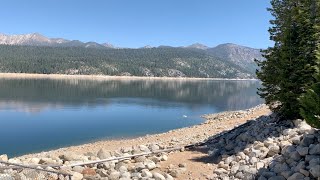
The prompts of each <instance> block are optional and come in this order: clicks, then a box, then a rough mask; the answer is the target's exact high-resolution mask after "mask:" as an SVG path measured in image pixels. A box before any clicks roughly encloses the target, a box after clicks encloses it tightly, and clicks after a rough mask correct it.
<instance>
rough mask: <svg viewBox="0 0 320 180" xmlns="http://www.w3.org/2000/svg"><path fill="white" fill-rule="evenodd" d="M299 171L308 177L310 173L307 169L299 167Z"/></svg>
mask: <svg viewBox="0 0 320 180" xmlns="http://www.w3.org/2000/svg"><path fill="white" fill-rule="evenodd" d="M299 172H300V173H301V174H303V175H304V176H306V177H308V176H309V175H310V173H309V171H307V170H305V169H300V170H299Z"/></svg>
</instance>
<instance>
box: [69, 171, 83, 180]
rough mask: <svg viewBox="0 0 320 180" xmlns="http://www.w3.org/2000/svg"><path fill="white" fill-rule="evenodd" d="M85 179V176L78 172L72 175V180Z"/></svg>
mask: <svg viewBox="0 0 320 180" xmlns="http://www.w3.org/2000/svg"><path fill="white" fill-rule="evenodd" d="M82 178H83V175H82V174H81V173H78V172H74V173H73V174H72V177H71V180H81V179H82Z"/></svg>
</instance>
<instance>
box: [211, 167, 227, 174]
mask: <svg viewBox="0 0 320 180" xmlns="http://www.w3.org/2000/svg"><path fill="white" fill-rule="evenodd" d="M213 173H216V174H218V175H221V174H227V173H228V171H227V170H225V169H223V168H217V169H215V170H214V171H213Z"/></svg>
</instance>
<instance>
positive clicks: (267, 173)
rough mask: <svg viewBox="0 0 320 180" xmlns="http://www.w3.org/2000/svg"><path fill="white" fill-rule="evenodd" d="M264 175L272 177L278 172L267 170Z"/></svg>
mask: <svg viewBox="0 0 320 180" xmlns="http://www.w3.org/2000/svg"><path fill="white" fill-rule="evenodd" d="M262 176H263V177H266V178H270V177H273V176H276V173H274V172H270V171H265V172H263V173H262Z"/></svg>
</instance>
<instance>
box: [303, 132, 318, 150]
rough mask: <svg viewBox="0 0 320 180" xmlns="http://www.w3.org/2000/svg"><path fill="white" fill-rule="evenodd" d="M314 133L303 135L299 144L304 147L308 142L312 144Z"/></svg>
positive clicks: (308, 144) (307, 145)
mask: <svg viewBox="0 0 320 180" xmlns="http://www.w3.org/2000/svg"><path fill="white" fill-rule="evenodd" d="M314 139H315V138H314V135H310V134H307V135H305V136H304V137H303V139H302V140H301V142H300V145H301V146H305V147H309V146H310V144H313V143H314Z"/></svg>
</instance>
